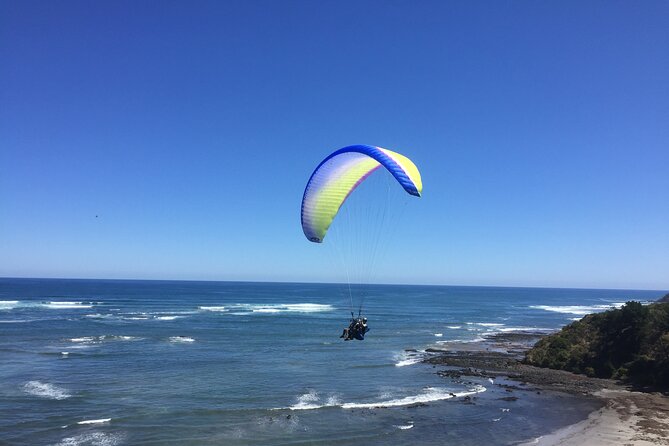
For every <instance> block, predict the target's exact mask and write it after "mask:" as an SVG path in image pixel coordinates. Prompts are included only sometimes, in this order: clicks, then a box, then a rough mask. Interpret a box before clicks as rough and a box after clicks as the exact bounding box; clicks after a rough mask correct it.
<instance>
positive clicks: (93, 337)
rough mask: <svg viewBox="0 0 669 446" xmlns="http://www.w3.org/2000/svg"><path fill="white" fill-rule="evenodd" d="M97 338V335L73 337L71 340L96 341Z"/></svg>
mask: <svg viewBox="0 0 669 446" xmlns="http://www.w3.org/2000/svg"><path fill="white" fill-rule="evenodd" d="M96 340H97V338H96V337H95V336H84V337H83V338H72V339H70V342H95V341H96Z"/></svg>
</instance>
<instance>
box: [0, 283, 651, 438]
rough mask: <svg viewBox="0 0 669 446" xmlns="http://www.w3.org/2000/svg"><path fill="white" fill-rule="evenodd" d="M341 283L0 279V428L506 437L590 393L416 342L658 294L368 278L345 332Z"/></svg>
mask: <svg viewBox="0 0 669 446" xmlns="http://www.w3.org/2000/svg"><path fill="white" fill-rule="evenodd" d="M355 292H358V291H356V290H354V293H355ZM347 293H348V290H347V289H345V288H344V287H342V286H340V285H321V284H274V283H232V282H227V283H226V282H160V281H99V280H33V279H0V382H1V383H2V386H0V444H4V443H8V444H26V445H28V444H29V445H40V444H59V445H84V444H90V445H116V444H118V445H121V444H133V445H136V444H140V445H141V444H146V445H148V444H180V445H188V444H233V445H234V444H240V445H241V444H244V445H246V444H262V445H266V444H274V445H288V444H310V443H313V444H342V445H344V444H351V443H352V442H353V441H364V442H365V443H366V444H391V443H397V442H399V443H400V444H418V445H428V444H463V445H493V444H514V443H517V442H519V441H522V440H526V439H529V438H532V437H535V436H538V435H541V434H544V433H546V432H548V431H550V430H553V429H554V428H556V427H559V426H563V425H566V424H569V423H572V422H575V421H577V420H578V419H579V418H580V417H582V416H583V415H584V414H585V413H587V412H588V411H590V410H591V409H592V408H593V407H594V404H595V403H593V402H591V401H583V400H580V399H577V398H573V397H568V396H547V395H545V394H541V395H537V394H536V392H534V391H527V392H516V393H517V395H516V396H520V399H519V400H517V401H504V400H501V399H500V398H504V397H506V396H508V393H507V392H506V391H505V390H504V389H503V388H501V387H499V386H498V385H497V384H499V382H496V383H494V384H493V383H490V382H488V380H487V379H486V380H480V381H471V382H465V383H454V382H452V381H449V380H447V379H444V378H441V377H439V376H437V375H436V374H435V371H436V370H435V369H434V368H432V366H429V365H426V364H421V363H420V359H421V358H422V357H423V355H424V350H425V349H426V348H428V347H430V346H435V345H438V344H439V343H441V342H448V341H453V340H456V339H457V340H460V341H463V342H475V341H476V340H477V339H481V338H482V337H485V336H486V335H489V334H491V333H495V332H500V331H516V330H537V329H543V330H551V329H556V328H558V327H560V326H562V325H564V324H566V323H568V322H570V321H571V319H573V318H577V317H579V316H581V315H582V314H585V312H589V311H602V310H605V309H606V308H609V307H611V306H615V305H619V304H620V303H622V302H625V301H626V300H631V299H635V300H650V299H654V298H656V297H658V296H659V295H660V293H658V292H652V291H620V290H614V291H612V290H565V289H529V288H482V287H432V286H430V287H423V286H369V287H366V288H365V290H364V294H366V295H367V297H366V299H365V307H364V310H365V311H364V313H365V315H367V317H369V323H370V327H371V329H372V330H371V331H370V333H369V334H368V335H367V339H366V340H365V341H364V342H357V341H355V342H343V341H342V340H341V339H339V338H338V336H339V334H340V333H341V329H342V328H343V327H344V326H345V325H347V322H348V321H347V318H348V312H349V311H350V308H349V304H348V301H349V300H348V299H349V297H348V294H347ZM406 349H415V350H416V351H415V352H411V351H410V352H407V351H406ZM453 395H455V396H453ZM466 395H469V396H470V398H471V400H469V401H466V400H465V396H466ZM566 407H568V408H569V409H568V410H566Z"/></svg>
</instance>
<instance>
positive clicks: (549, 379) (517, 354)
mask: <svg viewBox="0 0 669 446" xmlns="http://www.w3.org/2000/svg"><path fill="white" fill-rule="evenodd" d="M543 336H545V333H541V332H513V333H498V334H495V335H491V336H489V337H487V338H486V339H485V340H483V341H481V342H475V343H471V342H470V343H464V342H444V343H441V344H440V345H439V346H438V347H436V348H430V349H427V350H426V351H427V352H428V353H429V356H428V357H427V358H426V359H425V360H424V361H423V362H424V363H427V364H431V365H432V366H433V367H435V368H438V369H439V370H437V374H438V375H440V376H442V377H444V378H446V379H449V380H452V381H453V382H457V383H468V382H469V380H470V379H481V378H487V379H489V380H490V381H491V384H493V385H496V386H501V387H504V388H505V390H506V392H507V393H508V396H507V397H505V398H503V399H505V400H506V401H515V400H517V399H518V398H520V397H522V392H536V393H542V392H562V393H567V394H571V395H580V396H583V397H584V398H595V399H597V400H598V401H599V402H600V403H601V407H600V409H599V410H597V411H595V412H593V413H591V414H590V416H589V417H588V419H587V420H584V421H582V422H581V423H577V424H575V425H572V426H567V427H565V428H563V429H560V430H559V431H557V432H554V433H551V434H549V435H546V436H543V437H540V438H537V439H534V440H533V441H532V442H531V443H528V444H539V445H545V446H548V445H564V446H567V445H583V444H587V445H639V446H641V445H669V398H668V397H667V396H664V395H662V394H659V393H644V392H634V391H632V390H630V389H629V388H628V387H626V386H625V385H623V384H621V383H618V382H616V381H613V380H608V379H598V378H590V377H588V376H585V375H576V374H574V373H571V372H566V371H562V370H553V369H546V368H539V367H534V366H531V365H528V364H524V363H522V362H521V361H522V359H523V358H524V355H525V352H526V351H527V350H529V349H530V348H531V346H532V345H534V344H535V343H536V342H537V341H538V340H539V339H541V338H542V337H543ZM497 378H506V379H505V380H503V382H501V383H495V380H496V379H497ZM509 380H510V381H509ZM509 382H510V383H509ZM467 402H470V401H467Z"/></svg>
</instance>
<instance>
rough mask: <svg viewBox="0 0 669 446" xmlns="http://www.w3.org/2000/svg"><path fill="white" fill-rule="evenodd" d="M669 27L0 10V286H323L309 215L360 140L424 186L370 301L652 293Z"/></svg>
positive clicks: (665, 246) (656, 279)
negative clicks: (521, 292) (383, 288)
mask: <svg viewBox="0 0 669 446" xmlns="http://www.w3.org/2000/svg"><path fill="white" fill-rule="evenodd" d="M668 19H669V3H667V2H653V1H648V2H631V1H628V2H621V1H614V2H610V1H606V2H564V1H560V2H557V1H555V2H529V1H527V2H521V1H518V2H506V1H504V2H502V1H488V2H450V1H449V2H443V1H434V2H431V1H424V2H409V1H387V2H375V1H362V2H361V1H318V2H294V1H281V2H279V1H234V2H233V1H227V2H222V1H216V2H202V1H201V2H185V1H183V2H148V1H140V2H136V1H128V2H124V1H116V2H87V1H81V2H79V1H58V2H46V1H43V2H31V1H20V2H19V1H4V0H3V1H1V2H0V60H2V64H1V66H0V104H1V105H0V276H12V277H15V276H20V277H85V278H155V279H195V280H199V279H202V280H279V281H330V280H338V277H340V275H338V273H337V272H334V271H332V263H331V262H329V261H326V260H325V259H324V258H323V257H324V256H323V252H322V250H320V249H319V248H321V247H319V246H318V245H315V244H311V243H309V242H307V241H306V239H305V238H304V236H303V234H302V231H301V227H300V223H299V211H300V200H301V196H302V192H303V188H304V185H305V183H306V181H307V179H308V177H309V175H310V174H311V171H312V169H313V168H314V167H315V166H316V165H317V164H318V162H319V161H320V160H321V159H322V158H324V157H325V156H326V155H327V154H328V153H329V152H331V151H333V150H335V149H337V148H339V147H342V146H345V145H349V144H358V143H362V144H373V145H379V146H382V147H386V148H389V149H392V150H396V151H399V152H401V153H404V154H406V155H407V156H409V157H411V158H412V159H413V160H414V161H415V162H416V164H417V165H418V166H419V168H420V169H421V172H422V175H423V181H424V196H423V198H421V200H420V203H419V204H416V205H414V203H412V206H411V211H410V212H409V213H408V215H406V216H405V218H404V219H403V220H402V223H401V227H400V228H399V229H398V230H397V236H396V237H395V239H394V240H393V241H392V246H391V247H389V248H388V249H387V253H388V254H387V257H386V261H385V262H383V263H382V264H381V265H379V266H378V268H379V269H378V271H377V272H376V276H377V277H378V279H377V280H379V281H381V282H394V283H396V282H401V283H425V284H467V285H511V286H514V285H518V286H564V287H605V288H649V289H667V288H669V231H668V230H667V228H668V227H669V223H668V222H669V198H668V195H669V175H668V174H667V172H668V170H669V169H668V168H669V125H668V124H667V123H669V82H667V79H669V27H667V26H666V24H667V20H668ZM96 215H97V217H96Z"/></svg>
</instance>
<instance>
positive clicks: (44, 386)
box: [23, 381, 72, 400]
mask: <svg viewBox="0 0 669 446" xmlns="http://www.w3.org/2000/svg"><path fill="white" fill-rule="evenodd" d="M23 390H24V391H25V392H26V393H28V394H30V395H33V396H38V397H40V398H46V399H49V400H64V399H66V398H69V397H71V396H72V395H70V394H69V393H68V392H67V390H65V389H63V388H62V387H58V386H55V385H53V384H49V383H43V382H41V381H28V382H27V383H25V385H24V386H23Z"/></svg>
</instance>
